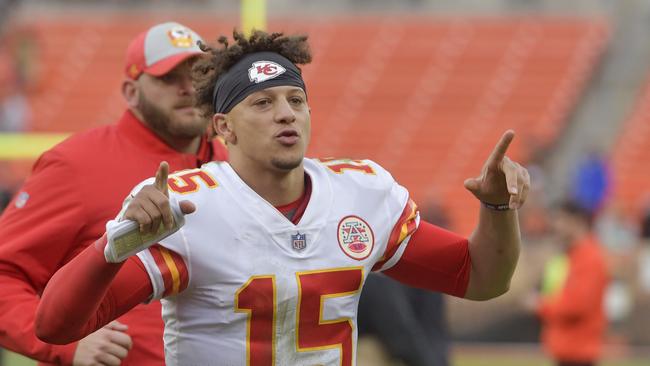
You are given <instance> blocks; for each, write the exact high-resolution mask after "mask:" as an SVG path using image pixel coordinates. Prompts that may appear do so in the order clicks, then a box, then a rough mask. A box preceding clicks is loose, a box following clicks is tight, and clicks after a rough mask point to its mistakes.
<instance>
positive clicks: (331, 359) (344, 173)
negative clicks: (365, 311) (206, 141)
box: [134, 159, 419, 366]
mask: <svg viewBox="0 0 650 366" xmlns="http://www.w3.org/2000/svg"><path fill="white" fill-rule="evenodd" d="M304 166H305V171H306V173H307V174H308V175H309V177H310V179H311V185H312V193H311V197H310V199H309V203H308V205H307V208H306V210H305V212H304V214H303V216H302V218H301V219H300V222H299V223H298V224H297V225H294V224H293V223H292V222H290V221H289V220H288V219H287V218H286V217H285V216H284V215H283V214H282V213H281V212H279V211H278V210H277V209H276V208H275V207H273V206H272V205H271V204H269V203H268V202H267V201H265V200H264V199H263V198H261V197H260V196H259V195H257V193H255V192H254V191H253V190H252V189H251V188H250V187H249V186H247V185H246V184H245V183H244V182H243V181H242V180H241V179H240V178H239V176H238V175H237V173H235V171H234V170H233V169H232V168H231V166H230V165H229V164H228V163H226V162H213V163H209V164H206V165H204V166H203V167H202V168H201V169H194V170H187V171H182V172H179V173H175V174H173V175H171V176H170V179H169V188H170V195H175V196H176V198H177V199H178V200H189V201H192V202H193V203H194V204H195V205H196V208H197V209H196V212H194V213H193V214H191V215H187V216H186V217H185V219H186V224H185V226H184V227H183V228H181V229H180V230H179V231H178V232H177V233H175V234H174V235H172V236H170V237H168V238H167V239H165V240H163V241H162V242H161V243H160V245H158V246H155V247H151V248H149V249H147V250H145V251H142V252H140V253H138V257H139V258H140V260H141V261H142V262H143V263H144V265H145V267H146V269H147V271H148V273H149V276H150V279H151V282H152V284H153V291H154V293H153V298H162V303H163V319H164V322H165V335H164V343H165V357H166V362H167V364H168V365H182V366H189V365H201V366H206V365H219V366H237V365H251V366H258V365H265V366H266V365H343V366H349V365H354V364H355V363H356V343H357V327H356V318H357V305H358V301H359V295H360V293H361V288H362V287H363V283H364V281H365V279H366V276H367V275H368V273H369V272H370V271H372V270H384V269H387V268H390V267H391V266H393V265H394V264H395V263H396V262H397V261H398V260H399V258H400V256H401V254H402V253H403V251H404V249H405V247H406V245H408V241H409V239H410V236H411V234H412V233H413V232H414V231H415V230H416V228H417V225H418V223H419V217H418V214H417V210H416V207H415V204H414V203H413V202H412V201H411V200H410V198H409V194H408V192H407V190H406V189H405V188H404V187H402V186H400V185H398V184H397V183H396V182H395V181H394V179H393V178H392V177H391V175H390V174H389V173H388V172H386V171H385V170H384V169H383V168H381V167H380V166H379V165H377V164H376V163H374V162H371V161H366V160H364V161H360V160H331V159H330V160H312V159H305V160H304ZM151 183H152V180H148V181H145V182H143V183H142V184H141V185H139V186H138V187H136V189H135V190H134V192H137V190H139V188H141V187H142V186H143V185H144V184H151Z"/></svg>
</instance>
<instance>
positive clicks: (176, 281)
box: [160, 247, 181, 296]
mask: <svg viewBox="0 0 650 366" xmlns="http://www.w3.org/2000/svg"><path fill="white" fill-rule="evenodd" d="M160 254H162V257H163V259H164V260H165V264H166V265H167V268H169V273H171V276H172V289H171V290H172V291H171V292H172V293H174V294H177V293H178V290H179V289H180V287H181V283H180V282H181V280H180V276H179V274H178V268H177V267H176V263H174V259H173V258H172V256H171V254H169V250H167V248H162V247H161V248H160ZM168 291H169V289H168ZM168 291H166V292H168ZM167 295H169V293H166V294H165V296H167Z"/></svg>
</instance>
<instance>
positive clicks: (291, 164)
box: [271, 155, 303, 171]
mask: <svg viewBox="0 0 650 366" xmlns="http://www.w3.org/2000/svg"><path fill="white" fill-rule="evenodd" d="M302 158H303V156H302V155H294V156H281V157H280V156H276V157H273V158H271V165H273V167H274V168H276V169H278V170H283V171H290V170H293V169H296V168H298V167H299V166H300V165H301V164H302Z"/></svg>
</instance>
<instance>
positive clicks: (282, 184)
mask: <svg viewBox="0 0 650 366" xmlns="http://www.w3.org/2000/svg"><path fill="white" fill-rule="evenodd" d="M229 163H230V166H232V168H233V170H234V171H235V172H236V173H237V174H238V175H239V177H240V178H241V179H242V180H243V181H244V182H245V183H246V184H247V185H248V186H249V187H251V189H252V190H254V191H255V192H256V193H257V194H258V195H260V197H262V198H264V199H265V200H266V201H267V202H269V203H270V204H271V205H273V206H275V207H278V206H282V205H286V204H289V203H291V202H293V201H295V200H297V199H298V198H300V196H301V195H302V193H303V191H304V190H305V168H304V167H303V165H302V164H301V165H300V166H299V167H297V168H295V169H292V170H290V171H279V170H269V169H268V168H266V169H264V168H261V167H252V166H245V165H243V164H240V162H238V161H237V159H236V158H235V159H233V156H231V158H230V161H229Z"/></svg>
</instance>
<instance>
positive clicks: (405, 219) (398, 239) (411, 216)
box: [372, 198, 418, 271]
mask: <svg viewBox="0 0 650 366" xmlns="http://www.w3.org/2000/svg"><path fill="white" fill-rule="evenodd" d="M417 215H418V206H417V205H416V204H415V202H413V200H412V199H410V198H409V200H408V202H406V206H405V207H404V211H402V214H401V215H400V217H399V219H398V220H397V223H396V224H395V226H394V227H393V230H392V231H391V233H390V236H389V237H388V245H386V251H384V255H383V256H382V257H381V259H380V260H379V262H377V263H375V265H374V266H373V267H372V270H373V271H376V270H378V269H380V268H381V267H382V266H383V265H384V264H385V263H386V262H387V261H388V260H389V259H390V258H392V257H393V255H394V254H395V252H397V249H399V246H400V244H402V242H403V241H404V239H406V238H407V237H408V236H409V235H411V234H413V232H414V231H415V229H417V220H416V218H417Z"/></svg>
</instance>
